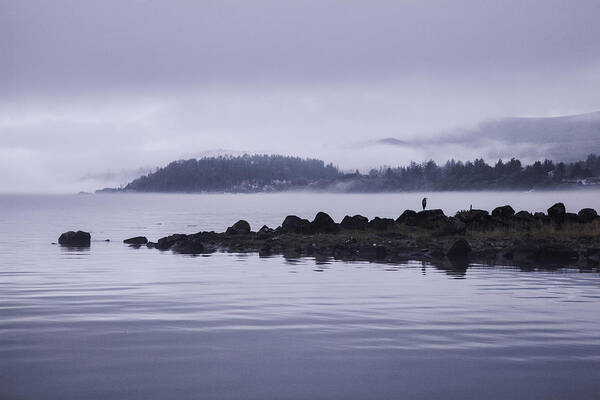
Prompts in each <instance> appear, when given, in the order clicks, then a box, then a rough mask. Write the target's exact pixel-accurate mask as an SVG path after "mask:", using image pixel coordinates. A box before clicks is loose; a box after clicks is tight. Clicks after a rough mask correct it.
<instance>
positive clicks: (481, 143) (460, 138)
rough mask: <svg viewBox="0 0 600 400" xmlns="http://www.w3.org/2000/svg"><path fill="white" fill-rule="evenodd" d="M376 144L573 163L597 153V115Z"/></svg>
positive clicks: (492, 124)
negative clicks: (447, 147)
mask: <svg viewBox="0 0 600 400" xmlns="http://www.w3.org/2000/svg"><path fill="white" fill-rule="evenodd" d="M376 144H377V145H383V146H395V147H404V148H416V147H419V148H421V149H425V150H426V149H427V148H435V149H438V150H439V149H440V147H442V148H443V146H449V147H456V146H460V147H463V148H465V149H469V150H470V151H472V152H474V153H477V154H480V155H483V156H484V157H485V158H486V159H495V158H505V159H506V158H512V157H517V158H521V159H523V160H535V159H541V158H548V159H553V160H559V161H574V160H578V159H583V158H585V156H586V155H587V154H590V153H594V152H596V153H598V152H600V112H594V113H588V114H581V115H569V116H561V117H549V118H501V119H496V120H488V121H484V122H482V123H480V124H479V125H478V126H477V127H476V128H467V129H456V130H454V131H451V132H447V133H444V134H440V135H438V136H435V137H432V138H425V139H417V140H408V141H407V140H402V139H396V138H389V137H388V138H384V139H380V140H378V141H376Z"/></svg>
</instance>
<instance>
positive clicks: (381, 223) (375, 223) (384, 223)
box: [369, 217, 396, 231]
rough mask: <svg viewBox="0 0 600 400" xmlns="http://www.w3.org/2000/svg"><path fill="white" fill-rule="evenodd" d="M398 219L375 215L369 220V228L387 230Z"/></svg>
mask: <svg viewBox="0 0 600 400" xmlns="http://www.w3.org/2000/svg"><path fill="white" fill-rule="evenodd" d="M395 223H396V221H394V220H393V219H391V218H379V217H375V218H373V219H372V220H371V221H369V228H370V229H375V230H376V231H386V230H388V229H389V228H391V227H393V226H394V224H395Z"/></svg>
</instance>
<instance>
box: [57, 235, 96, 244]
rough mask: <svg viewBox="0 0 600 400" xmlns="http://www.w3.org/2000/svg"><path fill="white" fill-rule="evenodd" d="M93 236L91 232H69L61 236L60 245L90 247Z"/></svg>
mask: <svg viewBox="0 0 600 400" xmlns="http://www.w3.org/2000/svg"><path fill="white" fill-rule="evenodd" d="M91 240H92V236H91V235H90V233H89V232H84V231H77V232H75V231H68V232H65V233H63V234H62V235H60V237H59V238H58V243H59V244H60V245H62V246H72V247H90V242H91Z"/></svg>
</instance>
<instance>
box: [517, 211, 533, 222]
mask: <svg viewBox="0 0 600 400" xmlns="http://www.w3.org/2000/svg"><path fill="white" fill-rule="evenodd" d="M515 219H516V220H517V221H519V222H534V221H535V217H534V216H533V214H531V213H530V212H528V211H519V212H518V213H516V214H515Z"/></svg>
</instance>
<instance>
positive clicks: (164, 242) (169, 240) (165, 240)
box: [155, 233, 187, 250]
mask: <svg viewBox="0 0 600 400" xmlns="http://www.w3.org/2000/svg"><path fill="white" fill-rule="evenodd" d="M186 238H187V235H185V234H183V233H176V234H174V235H170V236H165V237H162V238H160V239H158V242H156V246H155V247H156V248H157V249H159V250H169V249H170V248H171V246H173V245H174V244H175V243H177V242H180V241H183V240H185V239H186Z"/></svg>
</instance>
